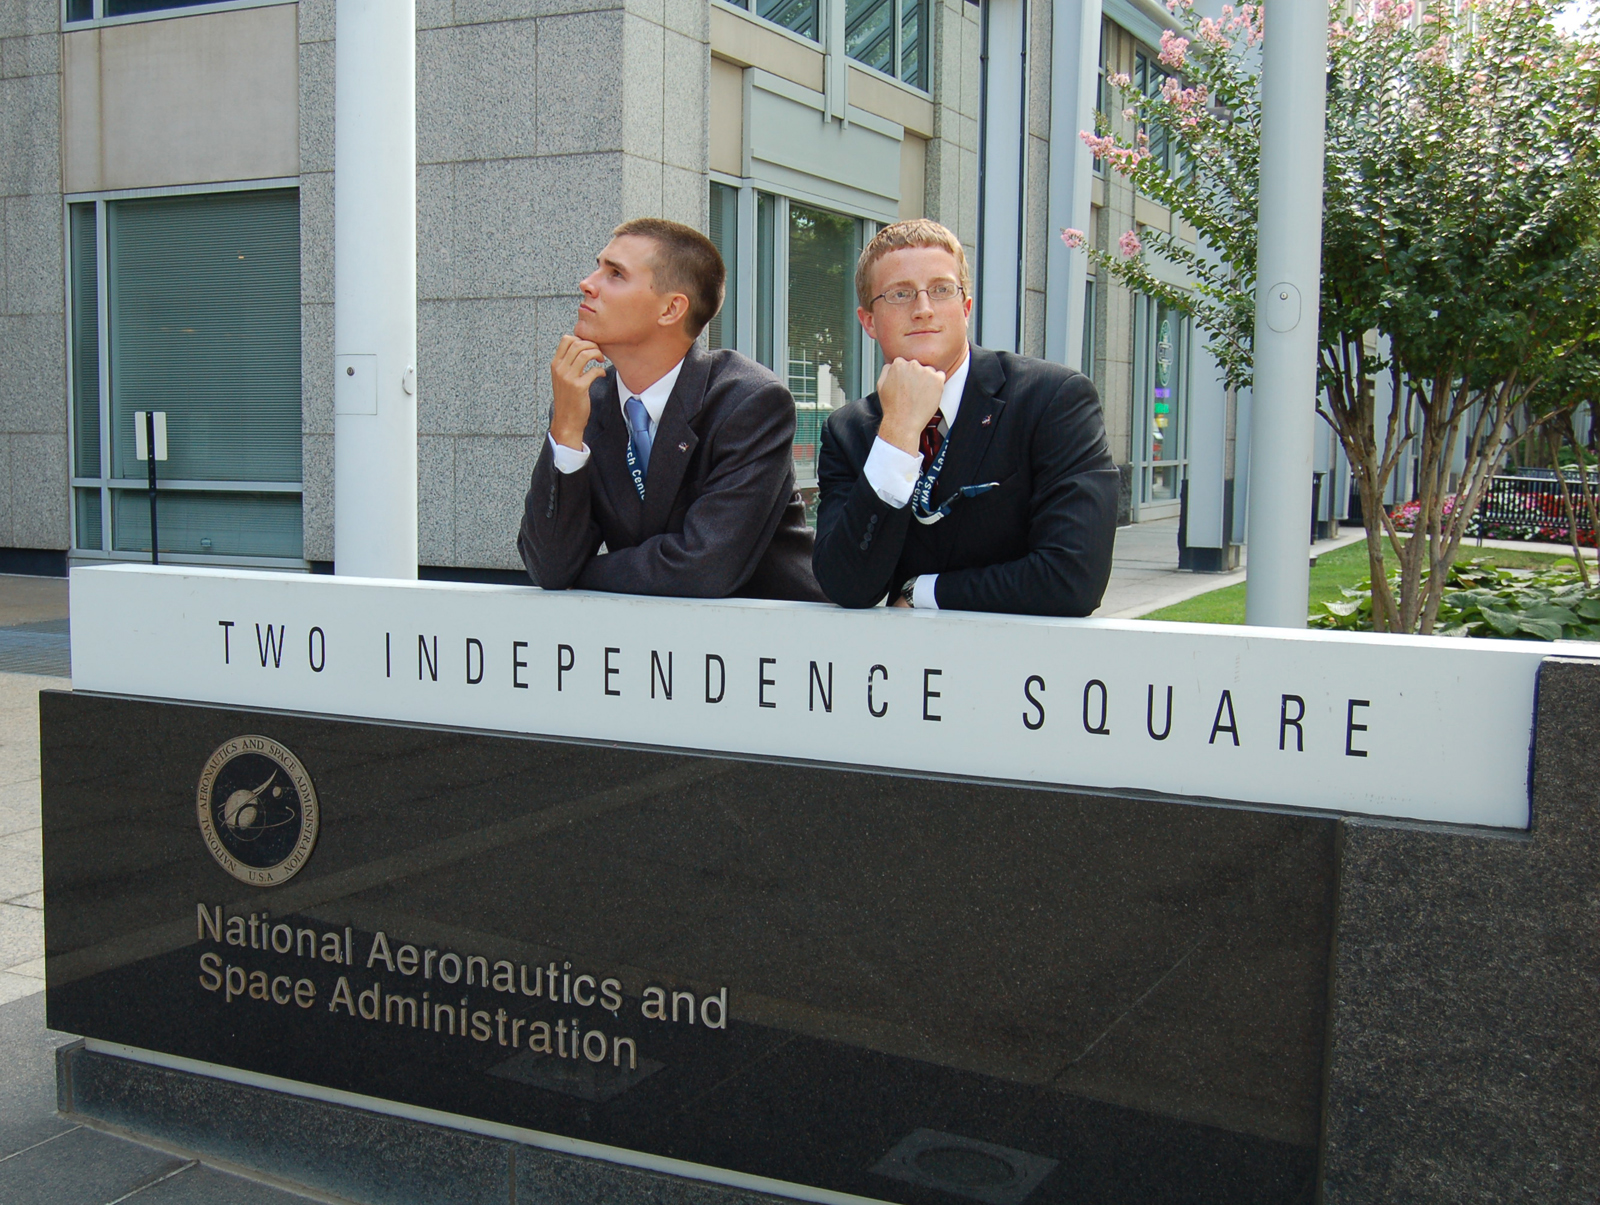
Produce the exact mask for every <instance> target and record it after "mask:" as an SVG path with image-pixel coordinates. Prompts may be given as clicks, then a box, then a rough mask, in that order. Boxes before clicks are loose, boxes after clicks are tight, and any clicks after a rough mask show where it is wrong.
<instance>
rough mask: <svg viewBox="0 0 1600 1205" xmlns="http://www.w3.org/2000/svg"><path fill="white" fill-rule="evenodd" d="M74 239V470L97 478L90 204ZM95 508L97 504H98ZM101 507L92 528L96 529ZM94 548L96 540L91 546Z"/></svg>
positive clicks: (95, 291)
mask: <svg viewBox="0 0 1600 1205" xmlns="http://www.w3.org/2000/svg"><path fill="white" fill-rule="evenodd" d="M70 236H71V239H72V430H73V440H72V472H73V475H74V476H75V477H98V476H100V289H99V280H100V269H99V265H98V262H97V259H96V253H95V228H94V206H93V205H92V204H91V205H74V206H72V212H71V232H70ZM96 505H97V506H98V503H97V504H96ZM99 513H100V512H99V511H98V509H97V510H96V511H95V530H96V531H99V529H100V522H99ZM93 547H96V548H98V547H99V542H98V541H96V543H95V544H94V545H93Z"/></svg>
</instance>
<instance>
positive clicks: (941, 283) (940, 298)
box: [867, 280, 966, 310]
mask: <svg viewBox="0 0 1600 1205" xmlns="http://www.w3.org/2000/svg"><path fill="white" fill-rule="evenodd" d="M965 292H966V290H965V289H963V288H962V287H961V286H960V285H958V284H957V283H956V282H955V281H953V280H936V281H934V282H933V283H932V284H931V285H929V286H928V287H927V288H925V289H913V288H912V287H911V286H910V285H901V286H900V287H899V288H894V289H890V290H889V291H888V292H887V293H879V294H878V295H877V296H876V297H874V298H873V299H872V300H871V301H869V302H867V308H868V309H869V310H870V309H871V308H872V307H873V306H875V305H877V304H878V302H880V301H887V302H888V303H889V304H890V305H910V304H911V303H912V302H914V301H916V299H917V294H918V293H926V294H927V295H928V303H929V304H930V305H943V304H944V303H945V302H947V301H954V300H955V299H956V298H957V297H960V296H961V295H962V294H963V293H965Z"/></svg>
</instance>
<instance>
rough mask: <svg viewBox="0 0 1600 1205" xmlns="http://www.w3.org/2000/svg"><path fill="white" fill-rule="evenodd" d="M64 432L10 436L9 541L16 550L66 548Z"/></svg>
mask: <svg viewBox="0 0 1600 1205" xmlns="http://www.w3.org/2000/svg"><path fill="white" fill-rule="evenodd" d="M68 534H69V529H68V525H67V437H66V433H65V432H47V433H42V434H24V433H18V432H13V433H12V436H11V538H12V540H13V541H14V543H13V547H16V548H65V547H66V546H67V538H68Z"/></svg>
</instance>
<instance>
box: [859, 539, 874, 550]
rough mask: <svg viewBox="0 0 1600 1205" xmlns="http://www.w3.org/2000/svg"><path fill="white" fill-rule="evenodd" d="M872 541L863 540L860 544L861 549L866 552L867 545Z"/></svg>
mask: <svg viewBox="0 0 1600 1205" xmlns="http://www.w3.org/2000/svg"><path fill="white" fill-rule="evenodd" d="M870 543H872V541H871V540H862V541H861V545H860V547H861V551H862V552H865V551H866V550H867V545H868V544H870Z"/></svg>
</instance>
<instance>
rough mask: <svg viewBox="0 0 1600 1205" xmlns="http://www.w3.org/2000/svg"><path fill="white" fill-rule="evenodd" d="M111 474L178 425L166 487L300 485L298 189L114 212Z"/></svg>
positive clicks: (140, 204) (128, 206)
mask: <svg viewBox="0 0 1600 1205" xmlns="http://www.w3.org/2000/svg"><path fill="white" fill-rule="evenodd" d="M107 239H108V251H109V263H110V269H109V275H110V279H109V281H108V287H109V289H110V303H111V304H110V311H111V331H110V334H111V365H112V374H111V415H112V434H113V439H112V469H113V472H114V475H115V476H117V477H119V478H124V479H126V478H129V477H142V476H143V475H144V465H143V464H141V463H139V462H137V461H136V460H135V459H134V434H133V412H134V411H136V410H163V411H165V412H166V414H167V439H168V448H169V455H170V459H169V460H168V461H166V462H165V463H163V464H162V465H161V472H162V474H163V475H164V476H166V477H168V478H172V479H184V480H213V481H218V480H220V481H299V480H300V206H299V198H298V194H297V193H296V192H295V191H294V190H292V189H286V190H280V191H271V192H238V193H223V194H218V195H212V196H194V197H163V198H157V199H151V200H138V201H117V202H112V203H110V204H109V205H108V208H107Z"/></svg>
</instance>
